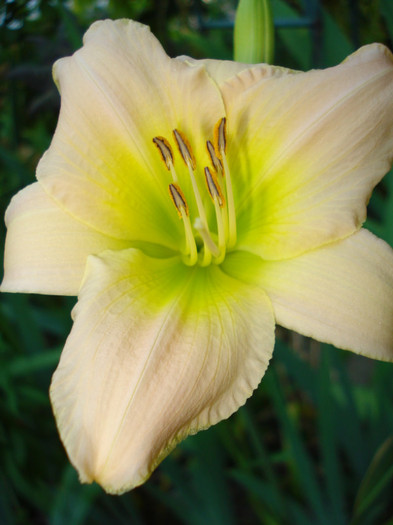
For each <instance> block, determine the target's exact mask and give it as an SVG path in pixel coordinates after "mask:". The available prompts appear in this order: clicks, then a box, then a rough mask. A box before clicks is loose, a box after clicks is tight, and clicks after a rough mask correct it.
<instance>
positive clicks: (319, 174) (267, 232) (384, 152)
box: [222, 44, 393, 259]
mask: <svg viewBox="0 0 393 525" xmlns="http://www.w3.org/2000/svg"><path fill="white" fill-rule="evenodd" d="M247 75H249V71H245V72H243V73H240V74H239V75H237V77H235V79H234V81H233V82H231V81H228V82H227V83H225V84H224V85H223V86H222V92H223V97H224V102H225V105H226V110H227V118H228V141H227V142H228V158H229V164H230V167H231V171H232V173H233V184H234V186H235V205H236V210H237V221H238V233H239V243H238V246H239V248H241V249H246V250H249V251H254V252H255V253H257V254H258V255H260V256H262V257H263V258H267V259H280V258H287V257H292V256H295V255H298V254H300V253H303V252H305V251H307V250H309V249H312V248H314V247H317V246H321V245H323V244H325V243H328V242H331V241H333V240H337V239H340V238H343V237H345V236H347V235H349V234H351V233H352V232H354V231H356V230H357V229H358V228H359V227H360V226H361V224H362V222H363V221H364V219H365V216H366V204H367V202H368V199H369V196H370V193H371V191H372V189H373V187H374V186H375V184H376V183H377V182H378V181H379V180H380V179H381V178H382V176H383V175H384V174H385V173H386V172H387V171H388V170H389V167H390V164H391V160H392V155H393V61H392V55H391V53H390V52H389V51H388V50H387V49H386V48H385V47H383V46H382V45H379V44H375V45H371V46H367V47H364V48H362V49H360V50H359V51H358V52H357V53H355V54H354V55H352V56H351V57H349V58H348V59H347V60H346V61H345V62H344V63H343V64H341V65H339V66H337V67H334V68H330V69H327V70H324V71H310V72H309V73H297V74H284V75H273V76H271V77H268V78H266V79H262V80H260V81H259V82H256V83H254V84H252V85H251V87H249V88H248V89H247V88H246V89H244V90H243V91H242V90H241V89H239V83H240V82H241V79H242V77H243V76H247ZM247 82H248V81H247V78H246V79H245V82H244V83H245V86H247Z"/></svg>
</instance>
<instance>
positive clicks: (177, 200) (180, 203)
mask: <svg viewBox="0 0 393 525" xmlns="http://www.w3.org/2000/svg"><path fill="white" fill-rule="evenodd" d="M168 189H169V195H170V196H171V199H172V202H173V204H174V205H175V208H176V210H177V213H178V214H179V218H180V219H181V218H182V213H181V210H182V209H183V210H184V211H185V214H186V215H187V216H188V205H187V201H186V198H185V197H184V193H183V192H182V191H181V189H180V186H179V185H178V184H175V183H173V184H169V186H168Z"/></svg>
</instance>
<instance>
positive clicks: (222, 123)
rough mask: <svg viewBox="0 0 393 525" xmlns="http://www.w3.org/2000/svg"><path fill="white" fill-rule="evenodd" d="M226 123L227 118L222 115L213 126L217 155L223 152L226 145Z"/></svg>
mask: <svg viewBox="0 0 393 525" xmlns="http://www.w3.org/2000/svg"><path fill="white" fill-rule="evenodd" d="M226 125H227V119H226V118H225V117H223V118H222V119H220V120H219V121H218V122H217V124H216V125H215V126H214V147H215V149H216V152H217V154H219V155H222V154H223V153H225V151H226V147H227V140H226Z"/></svg>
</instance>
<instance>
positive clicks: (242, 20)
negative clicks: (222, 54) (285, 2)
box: [234, 0, 274, 64]
mask: <svg viewBox="0 0 393 525" xmlns="http://www.w3.org/2000/svg"><path fill="white" fill-rule="evenodd" d="M273 54H274V22H273V13H272V7H271V2H270V0H239V5H238V8H237V12H236V18H235V30H234V59H235V60H236V61H237V62H245V63H247V64H258V63H259V62H265V63H267V64H271V63H272V62H273Z"/></svg>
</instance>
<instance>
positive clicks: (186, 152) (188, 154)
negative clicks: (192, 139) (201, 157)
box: [173, 129, 196, 170]
mask: <svg viewBox="0 0 393 525" xmlns="http://www.w3.org/2000/svg"><path fill="white" fill-rule="evenodd" d="M173 136H174V137H175V140H176V144H177V147H178V148H179V152H180V155H181V156H182V158H183V160H184V162H185V164H186V166H190V167H191V169H192V170H195V168H196V162H195V157H194V154H193V152H192V149H191V146H190V143H189V142H188V140H187V139H186V137H185V136H184V135H183V133H181V132H180V131H179V130H177V129H174V130H173Z"/></svg>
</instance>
